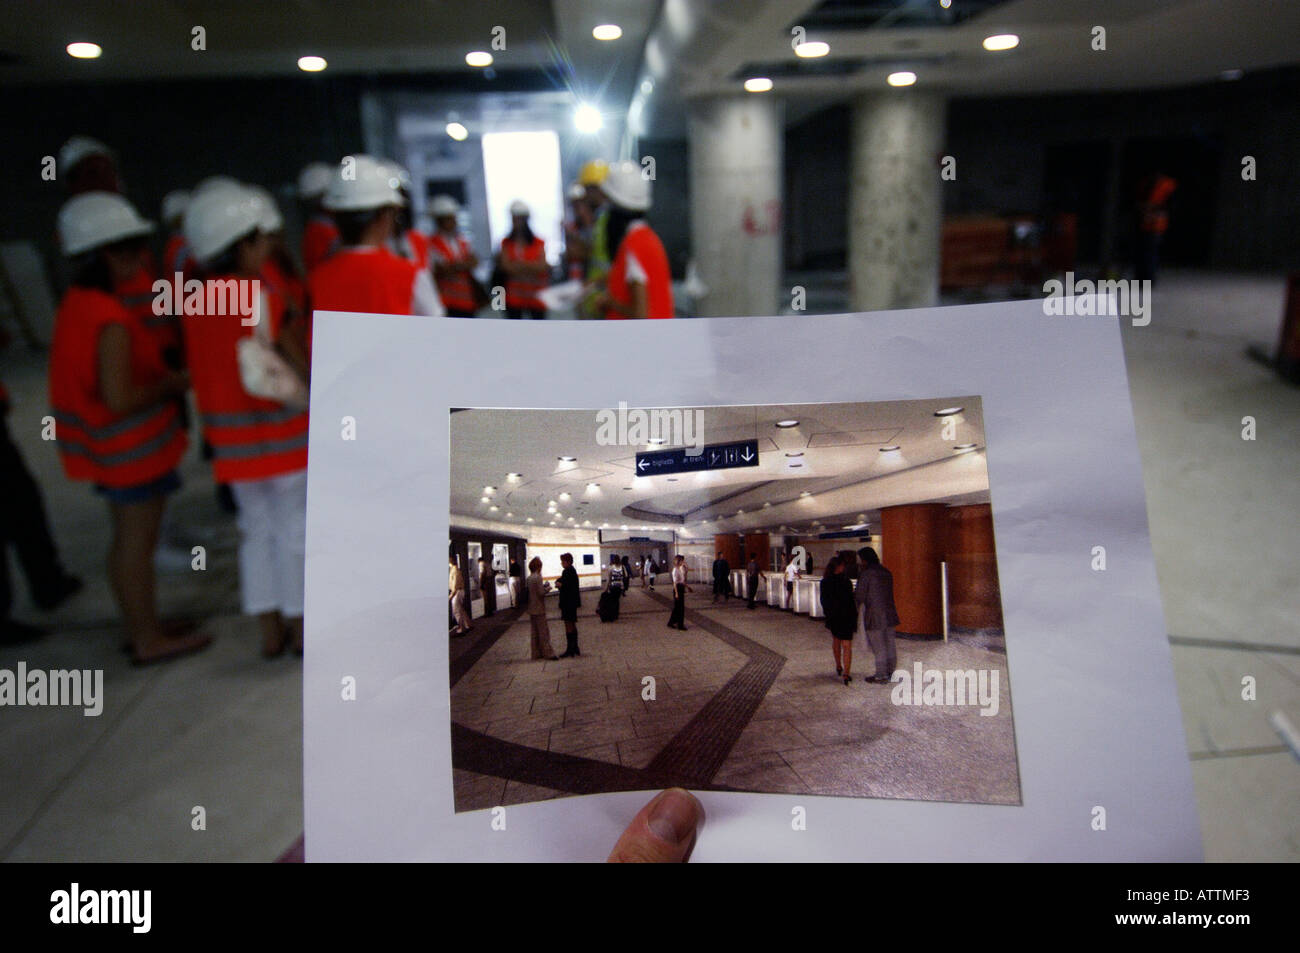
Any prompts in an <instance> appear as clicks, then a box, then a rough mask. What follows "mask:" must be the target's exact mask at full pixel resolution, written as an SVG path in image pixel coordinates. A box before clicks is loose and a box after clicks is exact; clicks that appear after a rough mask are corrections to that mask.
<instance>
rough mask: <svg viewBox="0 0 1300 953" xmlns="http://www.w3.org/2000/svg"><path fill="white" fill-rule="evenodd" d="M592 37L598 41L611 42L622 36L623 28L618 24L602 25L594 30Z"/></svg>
mask: <svg viewBox="0 0 1300 953" xmlns="http://www.w3.org/2000/svg"><path fill="white" fill-rule="evenodd" d="M591 35H592V36H594V37H595V38H596V39H598V40H604V41H606V42H609V41H610V40H617V39H618V38H619V37H620V36H622V35H623V28H622V27H621V26H619V25H618V24H617V23H602V24H601V25H600V26H598V27H593V28H592V31H591Z"/></svg>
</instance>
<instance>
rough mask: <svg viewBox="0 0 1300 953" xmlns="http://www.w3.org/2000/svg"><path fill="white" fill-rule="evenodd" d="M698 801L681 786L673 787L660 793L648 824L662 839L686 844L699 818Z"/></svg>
mask: <svg viewBox="0 0 1300 953" xmlns="http://www.w3.org/2000/svg"><path fill="white" fill-rule="evenodd" d="M697 804H698V802H697V801H696V800H695V798H693V797H691V795H689V794H687V793H686V792H685V791H683V790H682V789H681V788H671V789H669V790H667V791H665V792H664V793H663V794H661V795H659V797H658V799H657V800H656V801H655V803H654V806H653V807H651V808H650V816H649V817H648V818H646V826H647V827H649V828H650V830H651V832H652V833H653V834H654V835H655V836H656V837H658V838H659V839H660V840H663V841H667V842H668V843H669V844H684V843H685V842H686V841H687V840H689V839H690V837H691V835H692V834H694V833H695V825H696V822H697V820H698V818H699V808H698V806H697Z"/></svg>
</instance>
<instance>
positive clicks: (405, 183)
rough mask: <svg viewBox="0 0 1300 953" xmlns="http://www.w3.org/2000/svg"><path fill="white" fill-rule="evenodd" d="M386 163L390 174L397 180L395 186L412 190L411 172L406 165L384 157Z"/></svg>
mask: <svg viewBox="0 0 1300 953" xmlns="http://www.w3.org/2000/svg"><path fill="white" fill-rule="evenodd" d="M383 163H384V165H386V166H387V167H388V173H389V175H391V176H393V177H394V178H395V179H396V180H397V184H396V186H395V188H399V189H406V190H407V191H408V192H409V191H410V190H411V173H410V172H408V171H407V170H406V166H404V165H401V164H400V163H397V162H394V161H393V160H392V159H384V160H383Z"/></svg>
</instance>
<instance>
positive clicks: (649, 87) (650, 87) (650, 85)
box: [641, 79, 655, 96]
mask: <svg viewBox="0 0 1300 953" xmlns="http://www.w3.org/2000/svg"><path fill="white" fill-rule="evenodd" d="M654 88H655V84H654V80H651V79H643V80H641V92H643V93H645V94H646V95H647V96H649V95H650V93H652V92H653V91H654Z"/></svg>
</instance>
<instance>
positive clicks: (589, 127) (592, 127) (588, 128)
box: [573, 103, 605, 134]
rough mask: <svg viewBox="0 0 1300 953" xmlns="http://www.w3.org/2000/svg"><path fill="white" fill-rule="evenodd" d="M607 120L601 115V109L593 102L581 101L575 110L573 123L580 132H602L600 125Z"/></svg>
mask: <svg viewBox="0 0 1300 953" xmlns="http://www.w3.org/2000/svg"><path fill="white" fill-rule="evenodd" d="M604 124H605V121H604V120H603V119H602V118H601V116H600V110H599V109H597V108H596V107H595V106H593V105H591V103H581V104H580V105H579V106H578V108H577V109H575V110H574V112H573V125H574V128H575V129H577V130H578V132H585V133H588V134H590V133H593V132H600V127H601V126H603V125H604Z"/></svg>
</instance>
